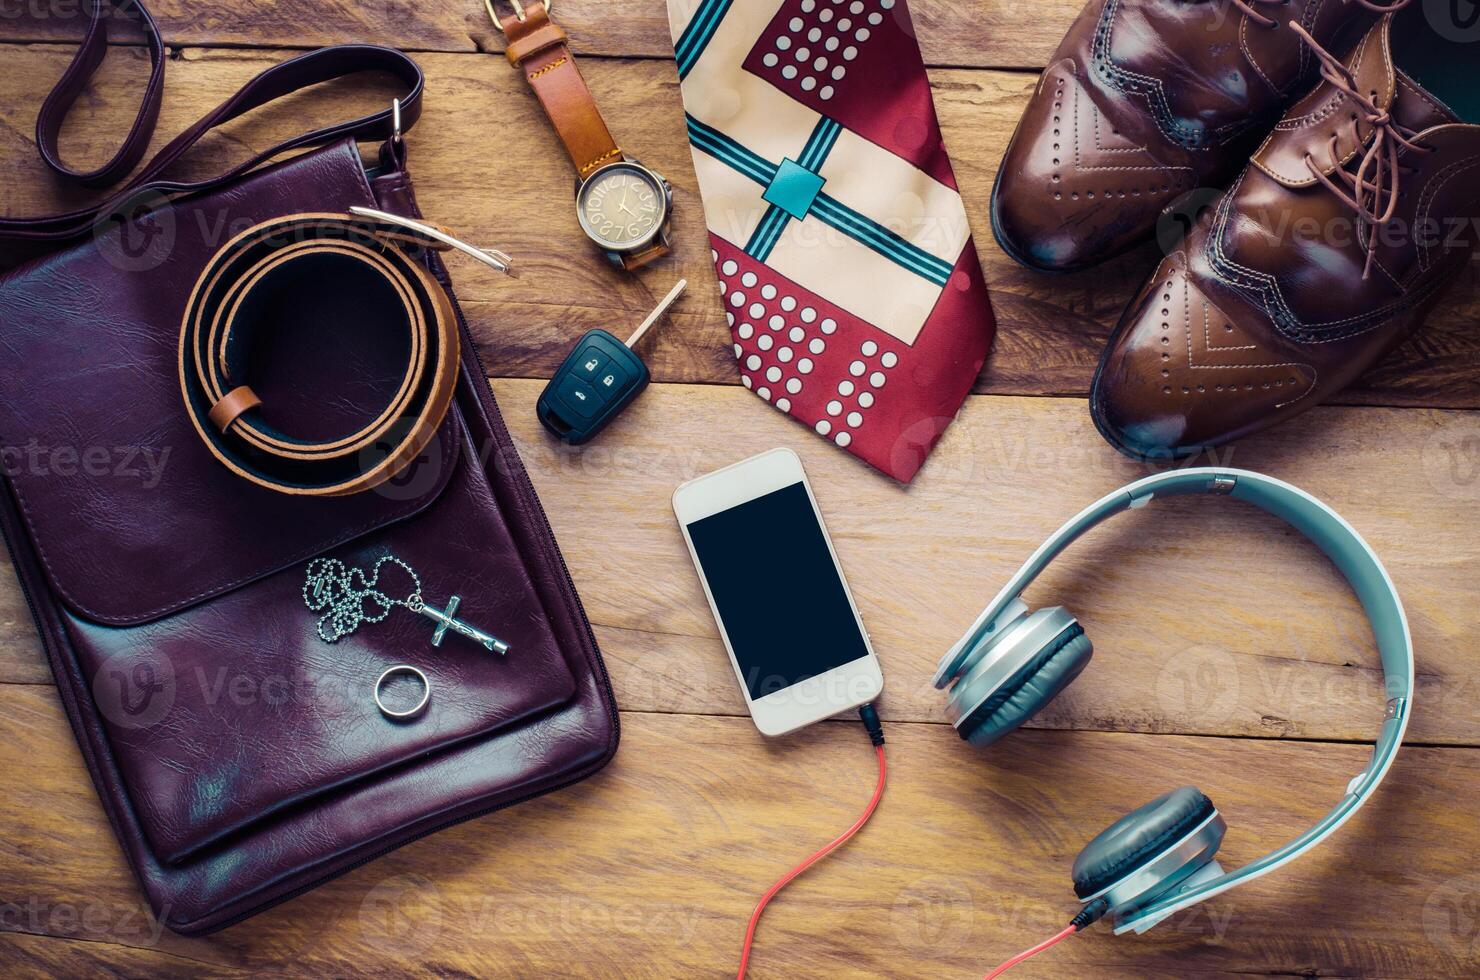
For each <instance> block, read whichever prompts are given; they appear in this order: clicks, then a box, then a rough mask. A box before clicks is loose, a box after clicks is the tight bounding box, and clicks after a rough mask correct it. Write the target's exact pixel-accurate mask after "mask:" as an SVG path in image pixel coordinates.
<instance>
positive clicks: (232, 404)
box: [210, 385, 262, 432]
mask: <svg viewBox="0 0 1480 980" xmlns="http://www.w3.org/2000/svg"><path fill="white" fill-rule="evenodd" d="M261 405H262V399H260V398H258V397H257V393H256V392H255V391H253V390H252V389H251V388H248V387H247V386H246V385H238V386H237V387H235V388H233V389H231V390H230V391H228V392H227V393H226V394H225V396H224V397H222V398H221V400H220V401H218V402H216V404H214V405H212V406H211V414H210V419H211V424H212V425H214V426H215V427H216V428H217V429H219V430H220V431H222V432H225V431H227V430H228V429H230V428H231V426H232V424H233V423H234V422H236V420H237V419H239V418H241V417H242V415H243V414H245V413H246V412H250V411H251V410H252V409H254V408H258V407H260V406H261Z"/></svg>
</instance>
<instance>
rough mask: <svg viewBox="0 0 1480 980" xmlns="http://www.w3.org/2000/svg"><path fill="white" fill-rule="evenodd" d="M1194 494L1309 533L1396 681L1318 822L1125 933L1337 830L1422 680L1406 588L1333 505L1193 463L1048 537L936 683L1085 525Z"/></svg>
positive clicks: (1010, 611) (1398, 735)
mask: <svg viewBox="0 0 1480 980" xmlns="http://www.w3.org/2000/svg"><path fill="white" fill-rule="evenodd" d="M1192 494H1212V495H1215V496H1231V497H1233V498H1235V499H1238V500H1243V501H1246V502H1248V503H1251V504H1253V505H1254V506H1256V507H1258V508H1260V509H1261V510H1264V511H1267V512H1268V513H1270V514H1273V515H1274V516H1276V517H1278V518H1280V519H1281V520H1283V521H1284V522H1285V523H1287V524H1289V525H1290V526H1291V527H1293V528H1295V530H1297V531H1299V532H1300V533H1301V534H1302V535H1304V536H1305V537H1306V538H1308V539H1310V541H1311V542H1312V543H1314V544H1315V545H1316V546H1317V547H1318V548H1320V549H1321V551H1322V552H1323V553H1325V555H1326V556H1327V557H1328V558H1330V559H1331V561H1332V563H1333V564H1335V565H1336V567H1337V568H1338V569H1339V570H1340V571H1341V574H1342V575H1343V576H1345V577H1346V580H1347V582H1348V583H1350V585H1351V587H1352V589H1353V591H1355V592H1356V594H1357V598H1358V599H1359V600H1360V601H1361V603H1362V608H1363V609H1364V610H1365V611H1366V613H1367V618H1368V621H1369V622H1370V623H1371V625H1372V631H1373V634H1374V635H1375V636H1376V639H1377V649H1378V653H1379V655H1380V656H1381V658H1382V669H1383V675H1384V678H1385V681H1386V687H1387V711H1386V715H1385V717H1384V719H1383V723H1382V729H1381V731H1380V732H1379V733H1378V736H1377V741H1376V744H1375V746H1374V748H1373V753H1372V760H1371V762H1369V763H1368V765H1367V767H1366V768H1365V769H1364V770H1362V772H1360V773H1358V774H1357V775H1356V776H1355V777H1354V778H1353V779H1352V780H1351V782H1350V783H1348V784H1347V788H1346V793H1345V795H1343V796H1342V798H1341V800H1340V801H1339V802H1338V803H1337V804H1336V806H1335V807H1333V808H1332V810H1331V811H1330V812H1329V813H1327V814H1326V816H1324V817H1323V818H1322V819H1321V820H1320V822H1319V823H1317V824H1316V825H1315V826H1314V827H1312V828H1311V829H1309V830H1307V831H1306V832H1305V833H1303V834H1301V835H1299V836H1298V837H1296V838H1295V839H1294V840H1292V841H1290V842H1289V843H1287V844H1285V845H1284V846H1283V847H1280V848H1279V849H1277V850H1275V851H1274V852H1272V853H1270V854H1268V855H1266V856H1265V857H1262V858H1259V859H1258V860H1257V861H1254V862H1252V863H1250V864H1247V865H1245V866H1244V867H1242V868H1239V869H1238V870H1236V871H1232V872H1229V873H1227V874H1222V875H1213V876H1211V877H1201V878H1199V879H1198V880H1197V881H1196V882H1195V883H1194V882H1191V881H1190V882H1188V883H1184V885H1183V886H1182V887H1180V888H1177V889H1173V891H1172V892H1171V893H1169V894H1168V895H1166V896H1165V897H1163V898H1161V899H1159V900H1157V901H1155V902H1153V903H1152V904H1150V905H1148V906H1146V907H1145V908H1144V909H1141V910H1139V911H1137V912H1136V913H1135V914H1134V915H1132V916H1129V917H1127V918H1126V919H1124V920H1121V921H1120V922H1119V923H1118V924H1117V926H1116V929H1115V931H1116V932H1117V933H1121V932H1125V931H1126V930H1129V929H1134V930H1135V931H1137V932H1144V931H1145V930H1147V929H1149V928H1151V927H1152V926H1154V925H1155V924H1156V923H1158V922H1160V921H1162V920H1163V919H1165V918H1166V917H1167V916H1169V915H1171V914H1173V913H1174V912H1177V911H1180V910H1181V909H1184V908H1187V907H1188V906H1191V905H1195V904H1197V903H1198V902H1202V901H1205V900H1206V899H1209V898H1212V897H1213V896H1214V895H1217V894H1220V893H1221V892H1224V891H1227V890H1228V889H1230V888H1233V887H1234V886H1236V885H1239V884H1243V883H1244V882H1247V881H1252V880H1253V879H1255V878H1257V877H1260V876H1261V875H1264V874H1267V873H1269V872H1270V871H1273V870H1275V869H1276V868H1278V867H1281V866H1282V865H1284V864H1286V863H1288V862H1289V861H1292V860H1294V859H1295V858H1297V857H1299V856H1300V855H1301V854H1304V853H1305V852H1306V851H1308V850H1310V849H1311V848H1313V847H1315V846H1316V845H1318V844H1320V843H1321V842H1322V841H1324V840H1325V839H1326V838H1327V837H1329V836H1330V835H1331V834H1333V833H1334V832H1335V831H1336V830H1337V828H1339V827H1340V826H1341V825H1342V824H1343V823H1345V822H1346V821H1347V819H1348V818H1349V817H1351V815H1352V814H1353V813H1355V812H1356V811H1357V809H1359V808H1360V807H1361V806H1362V804H1363V803H1365V802H1366V801H1367V799H1368V798H1369V797H1370V796H1371V795H1372V793H1373V791H1374V790H1376V788H1377V786H1378V784H1379V783H1380V782H1382V779H1383V777H1384V776H1385V775H1387V771H1388V769H1389V767H1391V765H1392V762H1393V759H1394V757H1395V756H1396V755H1397V752H1398V747H1399V746H1400V745H1401V744H1402V741H1403V735H1404V733H1405V732H1406V730H1407V728H1408V716H1409V709H1410V705H1411V702H1412V696H1413V688H1414V667H1413V640H1412V636H1411V634H1410V633H1409V629H1408V618H1407V616H1406V615H1405V613H1404V611H1403V604H1402V602H1401V600H1400V599H1399V597H1398V592H1397V589H1396V588H1395V587H1394V586H1393V582H1392V579H1391V578H1390V577H1389V576H1388V573H1387V570H1386V569H1385V568H1384V567H1383V565H1382V562H1381V561H1380V560H1379V559H1378V557H1377V554H1376V553H1375V552H1374V551H1373V550H1372V548H1371V546H1370V545H1368V544H1367V542H1366V541H1364V540H1363V539H1362V536H1361V535H1360V534H1358V533H1357V532H1356V530H1355V529H1354V528H1353V527H1352V526H1351V525H1350V524H1348V523H1347V522H1346V520H1345V519H1343V518H1342V517H1341V515H1340V514H1338V513H1336V512H1335V511H1334V510H1332V509H1331V508H1330V507H1328V506H1327V505H1326V504H1324V503H1322V502H1321V501H1319V500H1317V499H1316V498H1315V497H1312V496H1311V495H1310V494H1308V493H1306V492H1305V491H1303V490H1300V489H1298V488H1297V487H1293V486H1291V485H1290V484H1288V483H1284V482H1282V481H1280V480H1276V479H1274V478H1273V477H1268V476H1264V475H1262V474H1259V473H1253V472H1250V471H1248V470H1236V469H1225V468H1208V467H1200V468H1190V469H1182V470H1172V471H1169V472H1166V473H1160V474H1157V475H1155V476H1150V477H1147V478H1145V479H1143V480H1138V481H1137V482H1135V483H1132V484H1130V485H1129V486H1126V487H1123V488H1121V489H1119V490H1116V491H1115V492H1114V493H1111V494H1109V495H1107V496H1105V497H1103V498H1101V499H1100V500H1098V501H1096V502H1095V503H1093V504H1091V505H1090V506H1089V507H1086V508H1085V509H1084V510H1083V511H1081V512H1080V513H1079V514H1078V515H1076V516H1075V517H1074V518H1073V519H1072V520H1070V521H1069V522H1068V523H1067V524H1065V525H1064V526H1063V527H1061V528H1059V530H1058V531H1057V532H1056V533H1055V534H1054V535H1053V537H1051V538H1049V539H1048V540H1047V541H1045V542H1044V543H1043V544H1042V545H1040V546H1039V548H1038V550H1037V551H1035V552H1033V554H1032V556H1031V557H1030V558H1029V559H1028V561H1027V562H1026V563H1025V564H1024V565H1023V567H1022V568H1020V569H1019V570H1018V571H1017V573H1016V574H1015V575H1013V577H1012V579H1011V580H1010V581H1009V582H1008V583H1007V585H1006V586H1005V587H1004V588H1003V589H1002V591H1001V592H1000V593H998V594H997V597H996V598H995V599H993V600H992V604H991V605H989V606H988V607H987V608H986V609H985V610H983V612H982V614H981V615H980V616H978V617H977V620H976V622H975V623H973V624H972V626H971V628H970V629H969V630H968V631H967V632H966V635H965V636H963V637H962V638H961V639H960V640H958V641H957V642H956V644H955V645H954V646H952V647H951V649H950V650H949V651H947V652H946V655H945V656H944V657H943V658H942V659H941V662H940V665H939V667H938V669H937V670H936V674H935V686H936V687H937V688H944V687H946V686H947V685H948V684H950V683H951V681H952V680H954V679H955V678H956V677H957V676H958V675H959V674H960V672H961V670H962V667H963V666H964V664H965V662H966V660H967V659H968V657H969V655H970V653H971V651H972V650H973V649H974V648H975V647H976V646H977V644H978V643H980V642H981V641H982V640H983V639H985V638H986V637H988V636H989V635H990V634H992V633H993V632H995V631H996V630H997V629H999V628H1001V627H1002V626H1003V625H1005V623H1006V622H1010V621H1011V620H1012V619H1013V618H1014V616H1015V614H1016V613H1018V612H1020V611H1021V610H1022V608H1023V606H1022V603H1021V598H1020V597H1021V595H1022V593H1023V591H1024V590H1025V589H1027V587H1028V586H1029V585H1031V584H1032V583H1033V581H1034V580H1035V579H1037V578H1038V576H1039V575H1040V574H1041V573H1042V572H1043V570H1044V569H1045V568H1047V567H1048V565H1049V564H1050V563H1051V562H1052V561H1053V560H1054V559H1055V558H1057V557H1058V556H1059V554H1060V553H1062V552H1063V551H1064V549H1066V548H1068V547H1069V545H1071V544H1073V543H1074V542H1075V541H1077V540H1078V539H1079V538H1080V537H1081V536H1083V535H1084V534H1085V533H1086V532H1088V531H1089V530H1091V529H1092V528H1094V527H1097V526H1098V525H1099V524H1101V523H1102V522H1104V521H1105V520H1107V519H1108V518H1110V517H1111V516H1113V515H1115V514H1119V513H1121V512H1122V511H1126V510H1133V509H1139V508H1141V507H1144V506H1146V505H1147V504H1149V503H1151V502H1152V501H1153V500H1154V499H1156V498H1157V497H1176V496H1187V495H1192Z"/></svg>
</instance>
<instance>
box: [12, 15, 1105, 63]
mask: <svg viewBox="0 0 1480 980" xmlns="http://www.w3.org/2000/svg"><path fill="white" fill-rule="evenodd" d="M674 2H678V3H692V2H695V0H674ZM500 3H501V4H502V3H506V0H500ZM148 6H149V9H150V11H151V12H152V13H153V14H154V18H155V20H156V21H157V22H158V23H159V26H160V30H161V31H162V32H163V33H164V36H165V39H166V41H167V42H168V43H169V44H171V45H177V46H180V45H184V46H192V47H197V46H213V45H221V46H230V47H282V48H306V47H318V46H319V45H324V44H343V43H357V42H358V43H373V44H388V45H390V46H392V47H398V48H404V49H406V50H410V51H475V50H479V51H502V50H503V48H504V39H503V35H502V34H500V33H499V32H498V31H497V30H495V29H494V27H493V25H492V23H491V22H490V21H489V19H488V15H487V13H485V12H484V9H483V4H482V2H481V0H324V2H307V0H275V2H269V3H254V4H250V5H248V6H237V5H233V4H222V3H208V4H201V3H191V2H189V0H149V3H148ZM912 6H913V7H914V11H913V13H914V24H915V29H916V33H917V35H918V36H919V38H920V47H921V52H922V54H923V55H924V57H925V60H926V63H927V64H931V65H976V66H984V67H998V68H1010V67H1031V68H1040V67H1042V66H1043V65H1045V64H1047V63H1048V59H1049V58H1050V57H1051V56H1052V54H1053V50H1054V48H1056V47H1057V46H1058V43H1059V39H1060V38H1062V37H1063V35H1064V32H1065V31H1067V30H1068V29H1069V24H1070V23H1071V22H1073V20H1074V17H1075V16H1076V15H1077V14H1078V13H1079V11H1080V9H1081V8H1082V7H1083V4H1082V3H1081V2H1080V0H1042V2H1039V3H1032V4H1027V3H1015V2H1014V3H992V4H980V3H971V2H969V0H930V2H919V0H917V2H916V3H914V4H913V5H912ZM86 9H87V8H86V6H85V5H84V2H83V0H12V2H11V3H9V4H7V5H5V7H3V8H0V10H3V13H0V18H3V24H0V26H3V28H4V36H5V38H6V39H10V40H14V41H63V42H65V41H72V40H75V39H76V38H78V37H81V35H82V30H83V24H84V23H85V18H84V17H83V16H82V12H85V11H86ZM502 9H504V10H507V9H509V8H508V7H507V6H505V7H503V8H502ZM553 9H554V12H555V14H556V18H557V20H559V22H560V24H561V25H562V26H563V27H564V28H565V29H566V31H567V32H568V33H569V34H570V36H571V40H572V43H573V45H574V48H575V50H576V52H577V53H578V54H588V55H589V54H601V55H612V56H631V57H648V58H667V59H670V60H671V59H672V57H673V44H672V39H671V37H670V35H669V33H668V14H667V10H668V6H667V3H665V2H664V0H558V3H557V5H556V6H555V7H554V8H553ZM116 33H117V34H118V35H120V37H121V38H123V39H124V40H125V41H128V40H133V37H132V36H131V34H130V32H128V31H123V30H120V31H118V32H116Z"/></svg>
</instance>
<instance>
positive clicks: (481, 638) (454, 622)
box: [416, 596, 509, 656]
mask: <svg viewBox="0 0 1480 980" xmlns="http://www.w3.org/2000/svg"><path fill="white" fill-rule="evenodd" d="M461 602H462V597H461V596H453V597H452V598H451V599H449V600H448V601H447V608H446V609H440V610H439V609H433V608H432V607H431V606H428V605H426V604H425V603H422V604H421V606H420V608H418V609H417V610H416V611H417V612H419V613H421V614H422V615H423V616H425V617H426V618H427V619H430V620H431V621H432V622H434V623H436V624H437V629H436V631H435V632H434V633H432V646H434V647H439V646H441V645H442V637H444V636H446V635H447V631H448V630H449V629H450V630H452V632H454V633H461V634H462V635H463V636H466V637H467V638H468V639H470V640H473V641H474V642H476V643H481V644H482V645H483V646H484V647H486V648H487V649H489V650H492V651H493V652H494V653H496V654H498V655H499V656H503V655H504V654H506V653H508V652H509V645H508V644H507V643H505V642H504V641H503V640H500V639H499V638H498V637H496V636H493V635H491V634H488V633H485V632H483V631H482V630H480V629H478V628H477V627H476V626H472V625H470V624H468V623H465V622H463V621H462V620H460V619H458V618H457V616H456V613H457V607H458V604H459V603H461Z"/></svg>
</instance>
